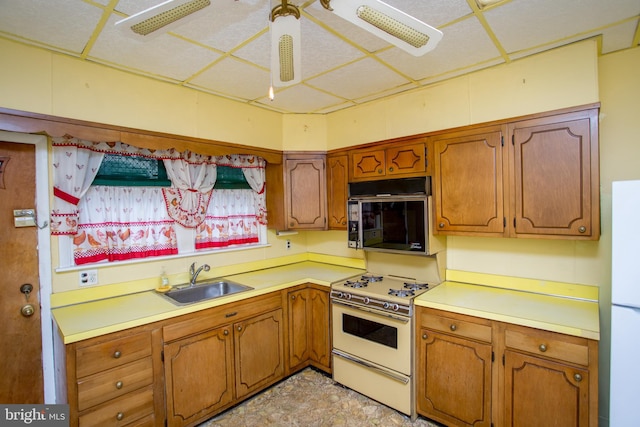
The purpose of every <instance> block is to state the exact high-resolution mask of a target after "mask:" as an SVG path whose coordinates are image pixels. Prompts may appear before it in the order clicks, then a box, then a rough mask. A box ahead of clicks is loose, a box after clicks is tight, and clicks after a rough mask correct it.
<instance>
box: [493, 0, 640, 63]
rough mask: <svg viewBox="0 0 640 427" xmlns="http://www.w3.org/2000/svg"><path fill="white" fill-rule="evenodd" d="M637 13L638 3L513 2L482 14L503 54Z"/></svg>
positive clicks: (599, 0) (620, 0) (624, 0)
mask: <svg viewBox="0 0 640 427" xmlns="http://www.w3.org/2000/svg"><path fill="white" fill-rule="evenodd" d="M634 14H635V15H638V14H640V1H638V0H616V1H615V7H612V4H611V3H610V2H606V1H602V0H563V1H557V0H514V1H511V2H509V3H506V4H504V5H503V6H500V7H495V8H492V9H490V10H488V11H487V12H485V14H484V15H485V17H486V19H487V22H488V23H489V25H490V26H491V28H492V29H493V31H494V33H495V35H496V36H497V37H498V39H499V40H500V43H501V44H502V46H503V47H504V48H505V49H506V50H507V52H516V51H519V50H526V49H530V48H532V47H534V46H539V45H544V44H546V43H549V41H550V40H559V39H564V38H569V37H575V36H576V35H579V34H581V33H585V32H588V31H590V30H591V29H593V28H594V27H601V26H603V25H611V24H614V23H616V22H617V21H619V20H621V19H624V18H626V17H628V16H630V15H634Z"/></svg>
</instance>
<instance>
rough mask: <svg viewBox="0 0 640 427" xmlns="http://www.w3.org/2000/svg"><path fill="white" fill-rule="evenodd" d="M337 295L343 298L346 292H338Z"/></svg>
mask: <svg viewBox="0 0 640 427" xmlns="http://www.w3.org/2000/svg"><path fill="white" fill-rule="evenodd" d="M336 296H337V297H338V298H342V297H343V296H344V294H343V293H342V292H336Z"/></svg>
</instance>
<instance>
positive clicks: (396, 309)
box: [391, 304, 400, 311]
mask: <svg viewBox="0 0 640 427" xmlns="http://www.w3.org/2000/svg"><path fill="white" fill-rule="evenodd" d="M391 308H393V311H398V310H399V309H400V306H399V305H398V304H393V306H392V307H391Z"/></svg>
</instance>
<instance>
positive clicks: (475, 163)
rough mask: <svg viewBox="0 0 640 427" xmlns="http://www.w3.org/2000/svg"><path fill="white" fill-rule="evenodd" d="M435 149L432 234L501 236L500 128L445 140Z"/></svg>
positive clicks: (438, 141) (502, 169)
mask: <svg viewBox="0 0 640 427" xmlns="http://www.w3.org/2000/svg"><path fill="white" fill-rule="evenodd" d="M433 145H434V148H433V151H434V179H433V187H434V188H433V190H434V194H435V215H434V221H435V227H434V232H435V233H439V232H452V233H450V234H460V232H462V233H472V234H480V233H482V234H498V235H502V233H503V232H504V217H505V213H504V187H503V186H504V179H503V178H504V176H505V174H506V171H505V165H504V161H503V149H502V127H500V126H497V127H493V128H483V129H476V130H472V131H465V132H457V133H451V134H445V135H442V136H440V137H437V138H434V144H433ZM456 232H457V233H456Z"/></svg>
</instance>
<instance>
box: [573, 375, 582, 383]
mask: <svg viewBox="0 0 640 427" xmlns="http://www.w3.org/2000/svg"><path fill="white" fill-rule="evenodd" d="M573 379H574V380H576V382H577V383H579V382H580V381H582V375H580V374H573Z"/></svg>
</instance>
